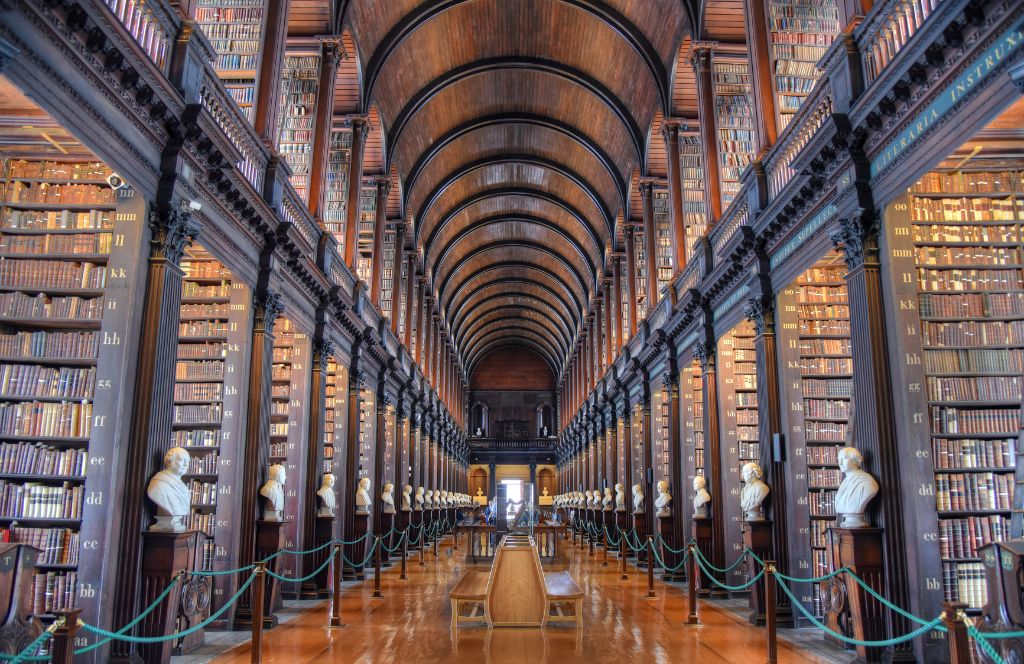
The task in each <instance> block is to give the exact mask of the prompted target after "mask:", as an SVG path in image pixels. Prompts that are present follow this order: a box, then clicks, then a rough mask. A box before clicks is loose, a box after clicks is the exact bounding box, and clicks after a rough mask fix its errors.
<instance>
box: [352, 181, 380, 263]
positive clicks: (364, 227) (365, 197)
mask: <svg viewBox="0 0 1024 664" xmlns="http://www.w3.org/2000/svg"><path fill="white" fill-rule="evenodd" d="M376 221H377V190H376V189H375V188H374V187H363V188H362V189H361V190H360V191H359V229H358V234H357V236H356V237H357V238H358V249H359V251H358V258H357V259H356V261H357V262H356V274H357V275H358V276H359V278H360V279H362V280H363V281H365V282H366V283H369V282H370V276H371V274H372V270H373V227H374V225H375V223H376Z"/></svg>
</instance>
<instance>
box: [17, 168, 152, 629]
mask: <svg viewBox="0 0 1024 664" xmlns="http://www.w3.org/2000/svg"><path fill="white" fill-rule="evenodd" d="M0 175H2V181H0V535H2V537H3V538H4V539H5V540H8V539H9V540H12V541H17V542H24V543H27V544H31V545H33V546H36V547H38V548H39V549H41V550H42V551H43V553H42V554H41V555H40V558H39V571H38V573H37V574H36V576H35V577H34V579H33V581H32V590H31V601H32V604H31V607H30V610H31V612H32V613H33V614H34V615H37V616H39V617H43V618H45V617H49V616H52V613H53V611H55V610H58V609H63V608H69V607H72V606H78V607H81V608H83V610H84V611H85V615H86V619H87V620H88V619H96V618H97V617H98V613H97V611H98V608H99V607H98V602H99V599H100V592H99V588H100V586H101V584H102V579H103V574H104V573H105V569H106V566H105V561H104V559H103V556H102V555H96V553H97V552H98V551H99V549H98V547H97V544H98V543H99V542H106V541H109V540H110V539H111V537H114V536H116V535H114V534H113V533H114V531H115V530H116V524H114V523H112V519H111V517H112V514H111V510H115V509H117V507H118V505H117V501H116V499H115V497H114V496H113V495H112V494H111V493H110V491H111V488H112V480H113V477H112V472H113V468H114V467H116V464H115V463H114V459H113V458H112V455H113V452H114V450H115V449H116V448H117V445H118V444H119V442H120V440H119V436H120V435H121V434H122V432H123V427H122V426H121V425H122V420H123V419H124V416H125V414H124V411H123V410H122V409H120V408H119V407H118V404H119V402H120V401H121V399H122V398H124V397H125V394H126V393H128V392H129V391H130V389H131V374H130V373H129V372H128V371H129V368H128V367H127V366H126V365H127V364H128V363H127V362H125V359H126V357H127V356H128V355H129V352H128V350H127V349H126V344H127V339H128V337H129V331H130V330H131V329H132V321H131V320H130V319H129V316H130V309H131V307H130V304H131V303H132V302H133V301H134V297H135V293H136V292H137V290H136V289H137V288H138V282H137V279H136V276H137V266H138V253H139V251H140V244H141V229H142V225H143V223H144V222H143V220H144V218H145V214H144V204H143V202H142V201H141V200H139V199H136V198H135V196H134V193H135V192H134V191H133V190H132V189H131V188H129V187H124V188H122V189H120V190H115V189H112V188H111V187H110V186H109V185H108V184H107V182H106V178H107V176H108V175H110V169H109V168H107V166H106V165H104V164H103V163H100V162H97V161H95V160H89V161H87V160H85V159H81V160H74V159H69V160H62V161H57V160H45V159H32V160H26V159H4V160H3V161H2V162H0ZM90 553H92V554H93V555H89V554H90Z"/></svg>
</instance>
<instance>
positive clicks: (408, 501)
mask: <svg viewBox="0 0 1024 664" xmlns="http://www.w3.org/2000/svg"><path fill="white" fill-rule="evenodd" d="M402 511H403V512H410V511H412V487H411V486H409V485H408V484H406V485H405V486H404V487H402Z"/></svg>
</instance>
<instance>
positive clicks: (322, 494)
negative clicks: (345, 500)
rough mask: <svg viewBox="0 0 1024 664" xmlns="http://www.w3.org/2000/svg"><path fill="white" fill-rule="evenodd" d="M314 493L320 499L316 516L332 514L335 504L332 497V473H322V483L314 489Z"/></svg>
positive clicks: (335, 501)
mask: <svg viewBox="0 0 1024 664" xmlns="http://www.w3.org/2000/svg"><path fill="white" fill-rule="evenodd" d="M316 495H317V497H318V498H319V499H320V510H319V511H318V512H317V513H316V515H317V516H334V507H335V505H336V504H337V500H336V499H335V497H334V475H333V474H331V473H324V479H323V484H321V485H320V488H319V489H317V490H316Z"/></svg>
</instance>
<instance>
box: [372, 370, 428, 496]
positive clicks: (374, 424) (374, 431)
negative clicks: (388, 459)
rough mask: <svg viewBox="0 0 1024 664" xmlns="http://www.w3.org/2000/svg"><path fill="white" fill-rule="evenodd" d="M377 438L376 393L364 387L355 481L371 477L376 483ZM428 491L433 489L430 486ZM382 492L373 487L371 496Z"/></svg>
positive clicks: (378, 488)
mask: <svg viewBox="0 0 1024 664" xmlns="http://www.w3.org/2000/svg"><path fill="white" fill-rule="evenodd" d="M376 437H377V396H376V394H374V391H373V390H371V389H369V388H367V387H363V388H360V390H359V432H358V444H359V454H358V459H359V465H358V468H357V469H356V478H355V481H357V482H358V481H359V480H360V479H362V478H364V477H369V478H370V480H371V481H373V482H376V478H375V477H374V476H373V462H374V456H373V453H374V445H375V442H376ZM427 488H428V489H432V488H433V487H430V486H428V487H427ZM379 492H380V487H378V486H372V487H371V491H370V495H371V496H373V495H375V494H376V493H379Z"/></svg>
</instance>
